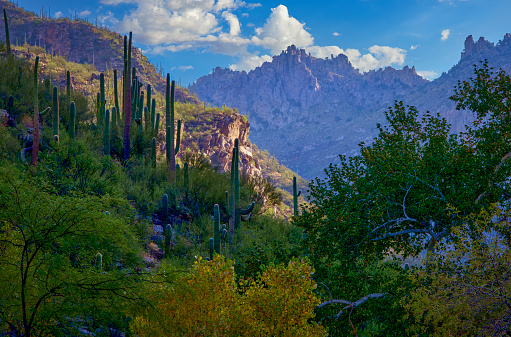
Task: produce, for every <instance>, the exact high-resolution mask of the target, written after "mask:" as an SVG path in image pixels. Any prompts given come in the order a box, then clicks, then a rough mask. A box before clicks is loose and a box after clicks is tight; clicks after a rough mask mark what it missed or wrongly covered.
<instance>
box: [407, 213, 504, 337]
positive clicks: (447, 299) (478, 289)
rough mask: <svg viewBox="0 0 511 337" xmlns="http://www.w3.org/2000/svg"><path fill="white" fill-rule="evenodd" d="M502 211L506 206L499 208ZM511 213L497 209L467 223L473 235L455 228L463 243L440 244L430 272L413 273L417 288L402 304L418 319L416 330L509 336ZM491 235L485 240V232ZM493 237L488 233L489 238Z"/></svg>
mask: <svg viewBox="0 0 511 337" xmlns="http://www.w3.org/2000/svg"><path fill="white" fill-rule="evenodd" d="M500 207H502V206H500ZM509 216H510V211H509V210H507V211H505V212H504V211H502V210H501V208H499V207H495V205H494V207H493V209H492V211H490V212H487V211H482V212H481V213H480V214H479V215H478V216H477V217H475V216H470V217H468V218H467V219H466V226H470V227H471V228H473V230H474V231H475V233H474V234H476V238H475V237H472V238H471V237H469V235H468V233H469V232H468V231H467V230H466V228H463V227H456V228H455V229H453V234H454V235H455V236H456V237H458V238H459V239H458V240H457V241H456V242H455V243H452V244H445V243H442V244H441V245H440V246H439V247H438V250H439V251H440V252H443V253H442V255H444V256H442V255H435V256H434V257H432V261H430V262H429V265H428V269H427V270H426V269H418V270H416V271H415V272H414V273H413V274H412V275H411V280H412V281H413V282H414V284H416V286H417V290H416V291H415V292H413V293H412V294H410V295H411V296H410V297H411V299H410V298H408V299H406V302H404V303H403V304H404V305H405V307H406V308H407V309H408V311H409V315H410V316H414V317H415V318H416V320H417V324H415V325H414V326H413V327H412V329H413V331H414V332H416V333H424V332H427V331H428V325H429V329H431V328H433V330H434V332H433V333H432V334H431V335H432V336H476V335H478V336H507V334H506V331H509V327H510V322H509V315H510V313H511V309H510V306H509V298H510V297H511V280H510V278H509V271H510V270H511V251H510V250H509V226H510V222H509V219H510V218H509ZM485 231H487V234H486V238H485V235H484V234H483V233H484V232H485ZM488 233H489V234H488Z"/></svg>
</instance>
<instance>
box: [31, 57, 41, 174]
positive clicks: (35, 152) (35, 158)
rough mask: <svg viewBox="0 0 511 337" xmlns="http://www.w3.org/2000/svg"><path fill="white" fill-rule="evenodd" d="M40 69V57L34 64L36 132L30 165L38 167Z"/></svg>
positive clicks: (34, 133)
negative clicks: (38, 74) (38, 90)
mask: <svg viewBox="0 0 511 337" xmlns="http://www.w3.org/2000/svg"><path fill="white" fill-rule="evenodd" d="M38 67H39V56H36V58H35V64H34V132H33V134H32V136H33V138H32V139H33V144H32V157H31V158H30V165H31V166H34V167H35V166H36V165H37V161H38V159H39V98H38V92H37V82H38V80H37V69H38Z"/></svg>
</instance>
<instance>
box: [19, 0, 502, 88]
mask: <svg viewBox="0 0 511 337" xmlns="http://www.w3.org/2000/svg"><path fill="white" fill-rule="evenodd" d="M18 1H19V5H20V6H22V7H24V8H25V9H28V10H31V11H34V12H36V13H39V12H40V11H41V9H42V8H44V10H45V11H46V12H48V10H49V9H50V13H51V16H52V17H59V16H70V15H73V16H74V13H75V11H76V12H77V14H78V16H80V17H88V19H89V21H92V22H95V20H96V19H97V20H98V23H101V24H102V25H105V26H108V27H110V28H111V29H112V30H115V31H117V32H119V33H121V34H127V33H128V32H129V31H133V34H134V35H133V38H134V44H135V46H136V47H138V48H140V49H141V50H142V51H143V52H144V54H145V55H147V57H148V58H149V60H150V61H152V62H153V63H154V64H160V63H161V64H162V65H163V68H164V71H165V72H170V73H171V74H172V77H173V78H174V79H176V80H179V79H180V80H181V83H182V85H187V84H188V83H192V82H194V81H195V80H196V79H197V78H199V77H200V76H203V75H206V74H208V73H210V72H211V70H212V69H213V68H214V67H217V66H220V67H230V68H232V69H236V70H246V71H248V70H250V69H253V68H254V67H256V66H258V65H261V64H262V62H264V61H270V60H271V56H272V55H275V54H280V52H281V51H282V50H283V49H285V48H286V46H287V45H289V44H295V45H296V46H297V47H299V48H304V49H305V50H307V51H308V52H310V53H311V54H312V55H314V56H317V57H327V56H330V55H331V54H339V53H343V54H346V55H347V56H348V58H349V59H350V61H351V62H352V64H353V65H354V66H355V67H356V68H357V69H359V71H361V72H364V71H368V70H371V69H378V68H380V67H386V66H393V67H395V68H402V67H403V66H405V65H408V66H410V67H412V66H415V68H416V70H417V72H418V73H419V74H421V75H422V76H424V77H426V78H428V79H434V78H436V77H438V76H440V75H441V73H442V72H444V71H445V72H447V71H448V70H449V69H450V68H451V67H452V66H453V65H454V64H456V63H457V62H458V60H459V58H460V53H461V52H462V51H463V48H464V44H463V43H464V41H465V38H466V37H467V36H468V35H473V37H474V40H476V41H477V39H478V38H479V37H480V36H484V37H485V38H486V39H487V40H489V41H490V42H494V43H497V42H498V41H499V40H501V39H502V38H503V37H504V34H505V33H508V32H511V21H510V20H509V13H511V1H510V0H323V1H311V0H307V1H305V0H292V1H290V0H279V1H273V0H271V1H270V0H259V1H249V0H247V1H239V0H89V1H74V0H42V1H41V0H18Z"/></svg>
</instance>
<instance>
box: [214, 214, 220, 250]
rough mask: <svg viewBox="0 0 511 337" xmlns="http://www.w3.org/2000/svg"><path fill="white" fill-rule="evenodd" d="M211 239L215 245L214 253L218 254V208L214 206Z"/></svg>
mask: <svg viewBox="0 0 511 337" xmlns="http://www.w3.org/2000/svg"><path fill="white" fill-rule="evenodd" d="M213 238H214V243H215V247H214V249H215V252H216V253H217V254H220V207H219V206H218V204H215V209H214V215H213Z"/></svg>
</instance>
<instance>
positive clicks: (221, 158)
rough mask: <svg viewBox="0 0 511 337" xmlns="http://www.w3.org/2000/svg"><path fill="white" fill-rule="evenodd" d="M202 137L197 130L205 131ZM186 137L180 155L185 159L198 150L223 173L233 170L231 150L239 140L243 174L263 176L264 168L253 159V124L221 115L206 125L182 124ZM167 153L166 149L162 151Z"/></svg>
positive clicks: (195, 123)
mask: <svg viewBox="0 0 511 337" xmlns="http://www.w3.org/2000/svg"><path fill="white" fill-rule="evenodd" d="M205 126H207V128H205V129H207V130H201V132H200V134H195V135H194V133H193V130H196V129H197V128H204V127H205ZM183 130H184V134H185V136H184V137H183V139H182V141H181V144H182V145H181V152H180V154H179V155H178V156H179V157H181V158H183V155H184V153H185V151H186V149H191V148H193V147H194V144H196V145H195V146H198V150H199V151H201V152H202V153H204V154H205V155H206V156H208V157H209V159H210V160H211V163H212V164H213V166H215V167H218V169H219V171H220V172H228V171H230V170H231V159H232V150H233V148H234V140H235V139H236V138H238V140H239V145H240V147H239V151H240V152H239V155H240V171H242V172H246V173H248V174H249V175H252V176H253V175H261V174H262V172H261V167H260V166H259V163H258V161H257V159H255V158H254V155H253V151H254V148H253V147H252V144H251V143H250V142H249V140H248V134H249V131H250V123H249V122H247V121H245V120H244V119H243V116H241V115H240V114H237V113H235V114H232V115H227V114H222V115H218V116H215V117H214V118H213V119H212V121H209V122H208V123H207V125H205V123H204V121H200V120H197V119H196V120H192V121H188V122H185V123H183ZM160 138H161V139H160V140H161V144H164V138H165V136H164V135H163V134H162V135H161V136H160ZM161 150H162V151H164V148H162V149H161Z"/></svg>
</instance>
